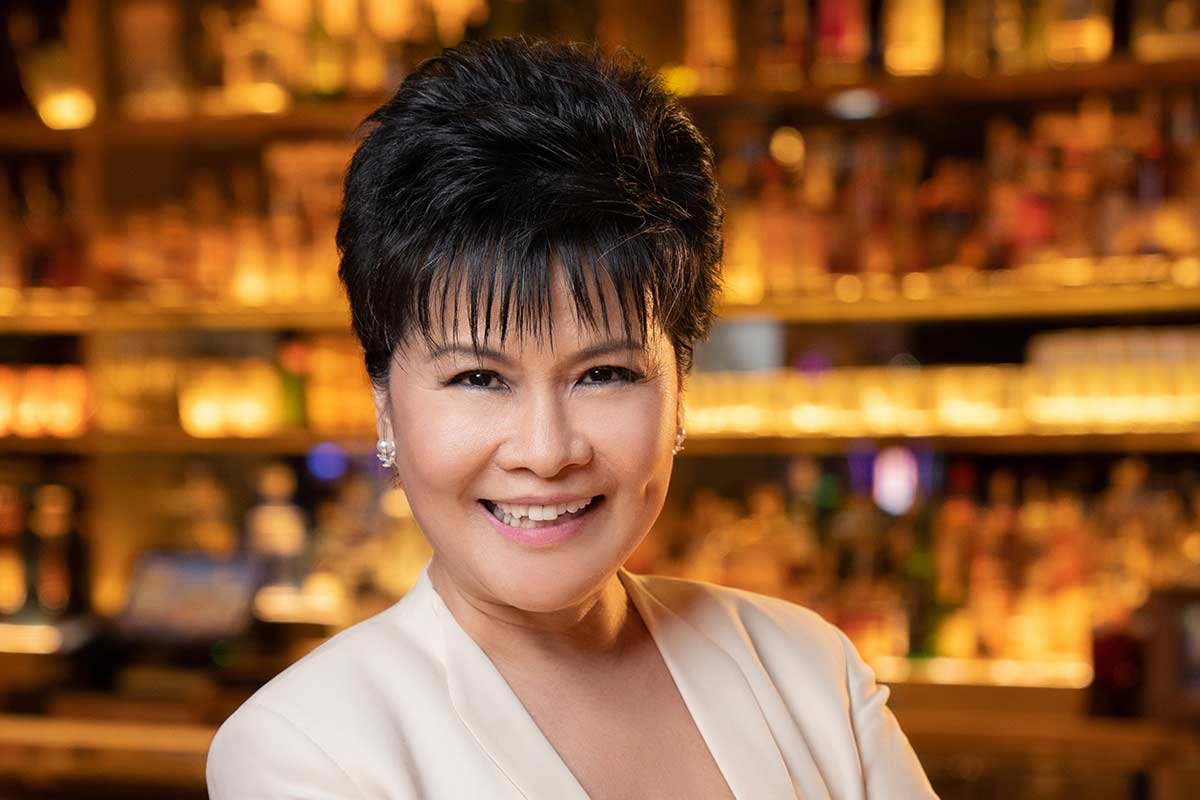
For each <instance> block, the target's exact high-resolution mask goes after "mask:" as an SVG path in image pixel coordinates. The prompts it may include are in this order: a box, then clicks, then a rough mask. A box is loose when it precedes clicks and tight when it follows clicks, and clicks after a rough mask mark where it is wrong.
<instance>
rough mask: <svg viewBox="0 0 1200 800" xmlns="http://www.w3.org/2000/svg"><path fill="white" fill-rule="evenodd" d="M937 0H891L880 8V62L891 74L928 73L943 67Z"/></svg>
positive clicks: (940, 24)
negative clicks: (882, 42)
mask: <svg viewBox="0 0 1200 800" xmlns="http://www.w3.org/2000/svg"><path fill="white" fill-rule="evenodd" d="M942 28H943V14H942V4H941V2H940V0H891V2H888V3H886V4H885V5H884V11H883V37H884V44H883V64H884V66H885V67H886V68H887V71H888V72H890V73H892V74H893V75H928V74H930V73H933V72H938V71H939V70H941V68H942V54H943V36H942Z"/></svg>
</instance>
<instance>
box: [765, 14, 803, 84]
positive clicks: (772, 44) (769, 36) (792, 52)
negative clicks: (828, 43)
mask: <svg viewBox="0 0 1200 800" xmlns="http://www.w3.org/2000/svg"><path fill="white" fill-rule="evenodd" d="M754 20H755V23H756V26H757V27H756V31H757V38H756V47H755V50H754V76H755V80H756V82H757V83H758V84H759V85H760V86H762V87H763V88H766V89H773V90H779V91H790V90H794V89H798V88H799V87H800V86H801V85H803V83H804V70H805V67H806V66H807V64H808V46H809V45H808V42H809V24H808V1H807V0H757V5H756V12H755V15H754Z"/></svg>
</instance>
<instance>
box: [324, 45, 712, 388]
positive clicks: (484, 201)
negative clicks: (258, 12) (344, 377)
mask: <svg viewBox="0 0 1200 800" xmlns="http://www.w3.org/2000/svg"><path fill="white" fill-rule="evenodd" d="M363 130H364V131H365V135H364V136H363V139H362V141H361V143H360V144H359V146H358V149H357V150H356V152H355V154H354V157H353V159H352V160H351V162H350V167H349V170H348V172H347V175H346V181H345V197H344V202H343V206H342V212H341V219H340V220H339V223H338V230H337V245H338V251H339V253H340V255H341V264H340V267H339V270H338V275H339V277H340V278H341V280H342V282H343V283H344V284H345V287H346V293H347V295H348V297H349V300H350V310H351V317H352V321H353V324H354V330H355V332H356V334H357V335H358V338H359V340H360V342H361V344H362V347H363V351H364V355H365V359H366V366H367V372H368V374H369V375H370V377H371V380H372V381H373V382H374V383H375V384H376V385H378V386H380V387H386V386H387V381H388V374H389V371H390V366H391V359H392V355H393V351H394V350H395V348H396V347H397V346H398V345H399V344H401V343H402V342H404V341H406V338H407V337H408V336H409V335H410V334H413V333H419V334H420V335H421V336H422V337H424V339H425V341H426V342H428V343H431V344H432V343H433V342H434V341H436V336H437V334H438V332H439V331H442V330H444V327H443V326H445V325H446V323H447V322H449V321H450V320H451V319H452V320H453V324H454V325H455V326H457V323H458V313H459V308H458V306H459V303H458V299H459V298H460V297H465V298H466V299H467V302H466V313H467V322H468V324H469V328H470V331H471V337H472V343H473V345H474V346H475V347H479V345H480V337H482V338H483V339H486V338H487V337H488V336H489V335H490V333H491V323H492V316H493V312H495V313H496V315H497V319H498V327H499V331H498V333H499V336H500V339H501V341H503V340H504V338H505V336H506V335H507V334H508V333H510V331H511V330H512V329H515V330H517V332H518V333H519V334H522V335H524V334H529V333H532V334H534V335H535V336H541V335H542V334H543V333H548V334H551V336H552V333H551V332H550V330H549V322H548V316H549V311H548V309H549V300H550V292H551V285H552V280H551V272H552V268H553V267H555V266H556V265H557V266H558V268H560V269H561V270H562V275H563V277H564V278H565V280H566V284H567V285H568V286H569V287H570V289H571V294H572V297H573V300H574V303H575V311H576V314H577V316H578V318H579V319H580V320H581V321H582V322H586V323H587V324H589V325H591V326H593V327H595V326H597V325H599V324H604V325H606V326H607V324H608V321H609V309H607V308H605V307H604V306H605V303H604V299H603V298H604V291H603V289H604V287H605V286H607V287H608V288H609V289H610V290H612V291H614V292H615V295H616V297H617V298H619V301H620V309H619V312H620V314H621V317H622V320H623V324H624V326H625V330H626V332H627V333H628V334H629V335H630V336H631V338H632V337H634V335H635V332H636V333H637V334H640V337H641V338H640V341H642V342H645V341H646V338H645V337H646V334H647V325H648V321H649V320H654V321H655V322H657V323H658V324H659V325H660V326H661V327H662V329H663V331H664V332H665V334H666V335H667V337H668V338H669V340H670V341H671V343H672V345H673V347H674V350H675V354H676V357H677V360H678V363H679V365H680V374H681V375H682V374H683V373H685V372H686V371H687V370H688V369H689V368H690V366H691V360H692V350H693V347H694V345H695V343H696V342H697V341H698V340H700V339H702V338H703V337H704V336H706V335H707V333H708V331H709V328H710V327H711V325H712V317H713V305H714V302H715V300H716V297H717V294H718V292H719V290H720V261H721V253H722V236H721V223H722V217H723V211H722V206H721V195H720V190H719V188H718V185H717V181H716V179H715V177H714V173H713V154H712V149H711V148H710V147H709V146H708V144H707V142H705V140H704V138H703V137H702V136H701V135H700V133H699V131H698V130H697V129H696V126H695V125H694V124H693V122H692V120H691V118H690V117H689V115H688V114H687V112H686V111H684V109H683V108H682V107H681V105H680V104H679V103H678V102H677V101H676V99H675V98H674V97H673V96H672V95H671V94H670V93H669V92H668V91H667V90H666V89H665V88H664V87H663V86H662V84H661V82H660V80H659V79H658V78H657V77H656V76H655V75H654V74H653V73H652V72H650V71H648V70H647V69H646V68H645V65H644V64H643V62H642V61H641V60H640V59H637V58H635V57H633V56H632V55H630V54H628V53H626V52H624V51H620V52H618V53H616V54H614V55H611V56H609V55H605V54H603V53H602V52H601V51H600V50H599V49H598V48H596V47H595V46H589V45H580V44H565V43H557V42H549V41H544V40H537V39H529V38H525V37H512V38H505V39H496V40H491V41H485V42H468V43H464V44H461V45H458V46H457V47H453V48H449V49H447V50H444V51H443V52H442V53H441V54H440V55H438V56H435V57H433V58H430V59H428V60H426V61H424V62H422V63H421V64H420V65H418V67H417V68H416V70H415V71H414V72H413V73H412V74H410V75H409V76H408V77H407V78H405V80H404V81H403V83H402V84H401V85H400V88H399V89H398V90H397V91H396V93H395V95H394V96H393V97H392V98H391V99H390V100H388V101H387V102H386V103H385V104H384V105H382V106H381V107H380V108H378V109H377V110H376V111H375V112H373V113H372V114H371V115H370V116H369V117H368V118H367V119H366V121H365V122H364V126H363ZM593 290H594V291H595V295H593V294H592V292H593ZM597 295H598V296H599V298H600V302H599V303H598V304H595V303H593V302H592V301H591V299H590V296H597ZM610 296H611V295H610ZM597 305H599V308H596V306H597ZM448 308H449V309H450V313H451V314H452V316H448Z"/></svg>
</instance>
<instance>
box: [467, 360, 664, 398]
mask: <svg viewBox="0 0 1200 800" xmlns="http://www.w3.org/2000/svg"><path fill="white" fill-rule="evenodd" d="M601 370H608V371H611V372H612V373H613V374H614V378H613V380H608V381H601V382H598V383H585V384H583V385H584V386H608V385H610V384H613V383H636V382H637V381H639V380H641V379H642V376H641V374H640V373H638V372H635V371H634V370H632V369H629V368H628V367H614V366H611V365H605V366H602V367H591V368H590V369H588V370H586V371H585V372H584V373H583V374H584V377H587V375H588V374H589V373H592V372H597V371H601ZM474 375H487V376H488V377H491V378H495V379H496V380H499V379H500V376H499V374H497V373H496V372H494V371H493V370H490V369H472V370H468V371H466V372H460V373H458V374H457V375H455V376H454V377H453V378H451V379H450V380H448V381H446V383H445V385H446V386H457V385H460V384H461V385H463V386H466V387H467V388H469V389H481V390H483V391H485V392H486V391H494V388H493V387H491V386H475V385H473V384H470V383H467V381H468V380H469V379H470V378H471V377H472V376H474Z"/></svg>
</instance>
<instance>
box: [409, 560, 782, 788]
mask: <svg viewBox="0 0 1200 800" xmlns="http://www.w3.org/2000/svg"><path fill="white" fill-rule="evenodd" d="M618 576H619V578H620V580H621V582H622V584H623V585H624V586H625V589H626V591H627V592H628V593H629V595H630V598H631V599H632V600H633V603H634V606H635V608H637V610H638V613H639V614H641V616H642V620H643V621H644V622H645V624H646V627H647V628H648V629H649V631H650V635H651V637H652V638H653V639H654V642H655V644H656V645H657V646H658V649H659V651H660V653H661V654H662V657H663V660H664V661H665V662H666V665H667V669H668V670H669V671H670V673H671V676H672V677H673V678H674V680H675V684H676V686H677V687H678V688H679V693H680V695H681V696H682V697H683V700H684V703H685V704H686V705H687V707H688V710H689V711H690V712H691V715H692V718H693V719H694V720H695V722H696V727H697V728H698V729H699V731H700V735H701V736H703V737H704V741H705V742H706V744H707V745H708V748H709V751H710V752H711V753H712V756H713V759H714V760H715V761H716V763H717V766H718V767H719V768H720V770H721V772H722V774H723V775H724V776H725V781H726V782H727V783H728V784H729V787H730V789H731V790H732V791H733V794H734V796H735V797H737V798H739V800H742V799H745V800H760V798H761V799H763V800H775V799H776V798H779V799H780V800H782V799H783V798H788V800H794V798H795V797H796V796H797V795H796V790H795V787H794V785H793V783H792V780H791V778H790V776H789V775H788V771H787V767H786V765H785V764H784V761H783V757H782V756H781V754H780V752H779V747H778V746H777V745H776V743H775V739H774V738H773V737H772V735H771V731H770V728H769V726H768V724H767V721H766V718H765V717H764V716H763V713H762V709H761V708H760V707H759V705H758V701H757V700H756V698H755V696H754V692H753V691H752V690H751V688H750V685H749V683H748V682H747V681H746V678H745V676H744V675H743V674H742V671H741V669H740V668H739V667H738V665H737V663H736V662H735V661H734V660H733V658H732V657H730V655H729V654H728V653H726V652H725V651H724V650H723V649H722V648H721V647H719V646H718V645H717V644H715V643H714V642H713V641H712V640H710V639H709V638H708V637H706V636H705V635H704V634H703V633H701V632H700V631H699V630H697V629H696V628H695V627H693V626H692V625H691V624H690V623H689V622H687V621H686V620H684V619H683V618H682V617H680V616H679V615H678V614H676V613H675V612H673V611H672V610H671V609H669V608H668V607H667V606H665V605H664V604H663V603H662V602H661V601H659V600H658V599H657V598H655V597H654V596H653V595H652V594H651V593H650V592H649V591H648V590H647V589H646V588H645V587H644V586H643V585H642V584H641V582H640V580H639V578H638V577H637V576H635V575H633V574H632V573H629V572H628V571H626V570H625V569H624V568H622V569H621V570H620V571H619V572H618ZM417 590H421V591H427V592H428V593H429V595H430V596H431V603H432V606H433V610H434V613H435V615H436V616H437V618H438V621H439V624H440V628H441V630H442V634H443V636H442V641H443V645H444V648H445V652H444V657H445V666H446V679H447V683H448V685H449V691H450V699H451V702H452V703H453V704H454V708H455V710H456V711H457V712H458V715H459V717H461V719H462V721H463V723H464V724H465V725H466V726H467V728H468V729H469V730H470V731H471V733H472V734H473V735H474V736H475V738H476V740H478V742H479V744H480V745H481V746H482V747H483V749H484V750H485V751H487V753H488V755H489V756H490V757H491V758H492V760H493V761H494V762H495V763H496V765H497V766H498V767H499V768H500V769H501V770H502V771H503V772H504V773H505V775H507V776H508V778H509V780H511V781H512V783H513V784H514V786H516V788H517V789H518V791H520V793H521V794H522V795H524V796H525V797H527V798H531V799H540V798H545V797H553V798H556V800H557V798H563V800H572V799H573V800H586V798H587V794H586V793H585V792H584V790H583V787H582V786H580V784H579V782H578V781H577V780H576V779H575V776H574V775H573V774H572V773H571V771H570V770H569V769H568V768H567V765H566V763H565V762H564V761H563V760H562V758H561V757H560V756H559V755H558V752H557V751H555V749H554V747H553V746H552V745H551V744H550V742H549V740H547V739H546V737H545V735H544V734H543V733H542V731H541V729H540V728H538V727H537V723H535V722H534V721H533V718H532V717H531V716H530V715H529V712H528V711H527V710H526V709H525V707H524V706H523V705H522V704H521V701H520V700H519V699H518V698H517V696H516V694H515V693H514V692H513V691H512V689H511V688H510V687H509V685H508V683H507V682H505V680H504V678H503V676H502V675H501V674H500V672H499V670H497V669H496V667H495V665H494V664H493V663H492V662H491V660H490V659H489V658H488V657H487V654H485V653H484V652H483V650H482V649H481V648H480V647H479V646H478V645H477V644H476V643H475V641H474V640H473V639H471V637H470V636H469V635H468V634H467V633H466V631H464V630H463V628H462V627H461V626H460V625H459V624H458V622H457V621H456V620H455V619H454V616H453V615H452V614H451V613H450V610H449V608H447V607H446V605H445V603H444V602H443V601H442V599H441V597H440V596H439V595H438V593H437V591H436V590H435V589H434V588H433V585H432V584H431V583H430V582H429V578H428V575H427V571H426V572H422V574H421V577H420V579H419V580H418V586H417V587H414V591H417Z"/></svg>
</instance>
